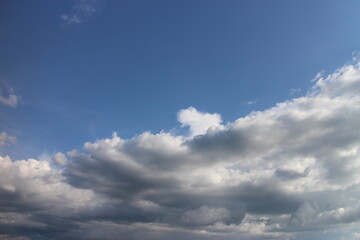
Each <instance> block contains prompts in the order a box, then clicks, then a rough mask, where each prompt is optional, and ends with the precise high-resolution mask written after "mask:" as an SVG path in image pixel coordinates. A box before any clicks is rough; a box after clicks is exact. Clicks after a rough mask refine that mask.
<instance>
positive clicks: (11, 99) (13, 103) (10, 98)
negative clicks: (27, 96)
mask: <svg viewBox="0 0 360 240" xmlns="http://www.w3.org/2000/svg"><path fill="white" fill-rule="evenodd" d="M19 102H20V97H19V96H16V95H15V94H14V90H13V89H12V88H10V89H9V91H8V95H7V96H5V95H3V91H2V90H1V89H0V103H2V104H4V105H6V106H9V107H13V108H16V107H17V105H18V104H19Z"/></svg>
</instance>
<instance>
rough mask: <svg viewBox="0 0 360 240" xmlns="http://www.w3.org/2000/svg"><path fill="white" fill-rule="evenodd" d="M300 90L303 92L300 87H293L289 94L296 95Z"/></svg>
mask: <svg viewBox="0 0 360 240" xmlns="http://www.w3.org/2000/svg"><path fill="white" fill-rule="evenodd" d="M299 92H301V89H300V88H291V89H290V93H289V94H290V95H294V94H296V93H299Z"/></svg>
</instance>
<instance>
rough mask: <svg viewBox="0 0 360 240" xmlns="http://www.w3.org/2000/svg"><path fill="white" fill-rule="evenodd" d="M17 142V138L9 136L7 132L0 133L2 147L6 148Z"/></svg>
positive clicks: (0, 145)
mask: <svg viewBox="0 0 360 240" xmlns="http://www.w3.org/2000/svg"><path fill="white" fill-rule="evenodd" d="M15 142H16V137H15V136H9V135H8V134H7V133H6V132H1V133H0V147H3V146H6V145H9V144H14V143H15Z"/></svg>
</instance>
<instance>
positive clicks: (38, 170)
mask: <svg viewBox="0 0 360 240" xmlns="http://www.w3.org/2000/svg"><path fill="white" fill-rule="evenodd" d="M359 93H360V63H357V64H353V65H346V66H344V67H342V68H340V69H338V70H336V71H335V72H334V73H333V74H330V75H328V76H326V77H322V76H320V75H319V77H318V79H317V81H316V82H315V83H314V86H313V87H312V88H311V89H310V90H309V91H308V93H307V94H306V95H305V96H303V97H299V98H294V99H291V100H289V101H285V102H281V103H278V104H276V106H274V107H272V108H270V109H267V110H264V111H254V112H252V113H250V114H249V115H247V116H245V117H242V118H239V119H237V120H236V121H234V122H230V123H227V124H222V120H221V116H220V115H219V114H210V113H204V112H199V111H198V110H196V109H195V108H193V107H190V108H188V109H183V110H181V111H179V113H178V120H179V122H180V124H181V125H182V126H184V127H189V134H188V135H184V136H175V135H173V134H171V133H169V132H165V131H163V132H160V133H157V134H153V133H150V132H144V133H142V134H139V135H137V136H134V137H133V138H131V139H122V138H120V137H119V136H117V134H113V136H112V137H111V138H106V139H100V140H97V141H95V142H87V143H85V144H84V148H83V150H82V151H75V150H73V151H71V152H70V153H69V154H68V156H69V157H71V159H69V160H68V161H66V157H65V156H64V155H63V154H62V153H56V154H55V155H54V156H53V161H54V162H55V163H57V164H58V165H62V166H64V167H62V168H58V167H54V168H52V167H51V165H50V164H49V163H48V162H46V161H39V160H35V159H28V160H18V161H12V160H10V158H9V157H3V158H0V191H1V195H0V196H1V200H0V201H1V208H0V212H1V213H0V234H3V235H6V236H11V237H28V238H29V239H48V238H49V237H50V238H52V239H116V238H117V237H118V236H119V234H121V236H122V239H144V238H146V239H229V240H230V239H239V238H241V239H283V240H285V239H304V237H303V236H302V235H301V234H303V233H307V234H309V233H316V232H319V231H323V230H332V231H336V230H338V231H342V232H344V234H345V235H346V234H347V235H346V236H348V235H349V236H350V235H351V236H356V234H358V233H356V231H355V230H356V228H357V227H358V226H359V224H358V223H359V220H360V200H359V199H360V198H359V197H360V161H359V160H360V154H359V145H360V132H359V129H360V121H359V119H360V94H359ZM344 229H345V230H344ZM354 229H355V230H354ZM352 231H353V233H352ZM345 235H344V236H345ZM39 236H40V237H39ZM328 238H329V239H332V238H331V236H328ZM333 239H334V238H333Z"/></svg>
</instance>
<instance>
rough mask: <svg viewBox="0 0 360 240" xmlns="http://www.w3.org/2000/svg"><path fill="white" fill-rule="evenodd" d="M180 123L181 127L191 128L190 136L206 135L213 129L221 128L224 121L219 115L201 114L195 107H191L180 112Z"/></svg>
mask: <svg viewBox="0 0 360 240" xmlns="http://www.w3.org/2000/svg"><path fill="white" fill-rule="evenodd" d="M178 121H179V122H180V123H181V126H183V127H185V126H188V127H189V128H190V136H191V137H194V136H196V135H202V134H205V133H206V131H207V130H208V129H209V128H211V127H219V126H220V124H221V122H222V120H221V116H220V115H219V114H217V113H213V114H210V113H204V112H199V111H198V110H196V109H195V108H194V107H189V108H187V109H183V110H181V111H179V112H178Z"/></svg>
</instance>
